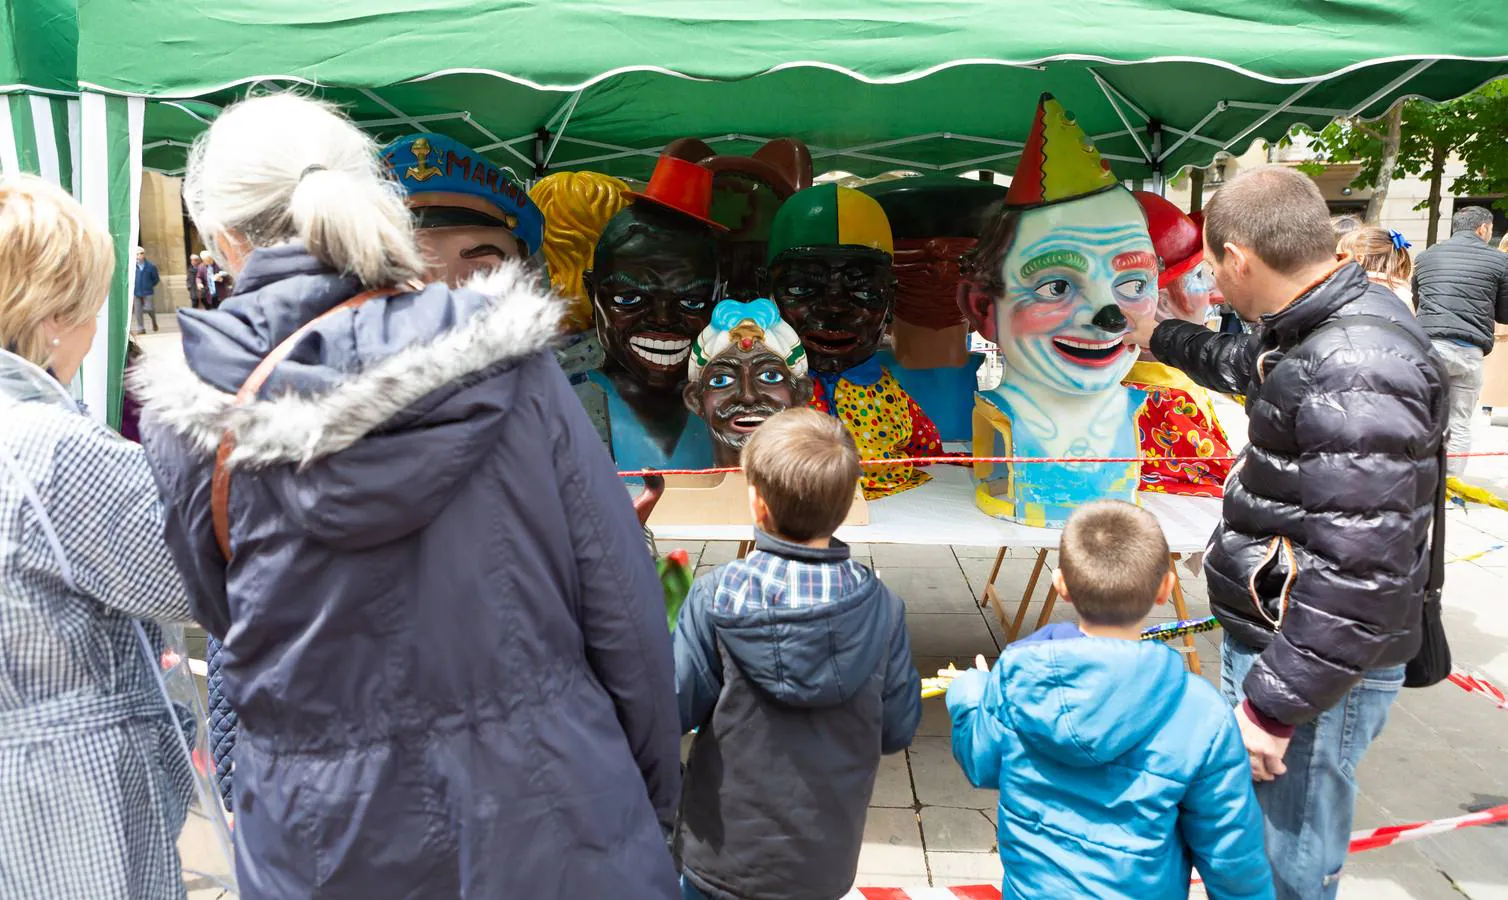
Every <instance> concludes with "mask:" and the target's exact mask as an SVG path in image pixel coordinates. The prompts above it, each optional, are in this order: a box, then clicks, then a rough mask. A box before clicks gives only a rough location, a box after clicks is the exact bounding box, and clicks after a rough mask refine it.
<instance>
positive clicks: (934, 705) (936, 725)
mask: <svg viewBox="0 0 1508 900" xmlns="http://www.w3.org/2000/svg"><path fill="white" fill-rule="evenodd" d="M931 676H932V671H931V670H929V671H926V672H923V673H922V677H924V678H929V677H931ZM916 733H917V735H918V736H919V737H943V738H945V737H947V736H949V735H950V734H952V733H953V719H952V718H951V717H949V716H948V704H947V701H946V700H945V699H944V698H943V697H929V698H927V699H925V700H923V701H922V723H921V725H920V726H919V727H918V728H917V729H916Z"/></svg>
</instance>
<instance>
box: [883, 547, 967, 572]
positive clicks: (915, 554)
mask: <svg viewBox="0 0 1508 900" xmlns="http://www.w3.org/2000/svg"><path fill="white" fill-rule="evenodd" d="M869 551H870V552H869V556H870V558H871V559H873V560H874V564H875V567H876V568H878V569H881V570H884V569H888V568H890V567H891V566H895V567H898V568H915V567H919V566H920V567H927V568H953V569H957V568H958V560H957V559H956V558H955V557H954V556H953V550H952V548H950V547H948V546H947V545H946V544H872V545H870V548H869Z"/></svg>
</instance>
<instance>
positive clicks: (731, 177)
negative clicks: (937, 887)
mask: <svg viewBox="0 0 1508 900" xmlns="http://www.w3.org/2000/svg"><path fill="white" fill-rule="evenodd" d="M665 152H666V153H667V154H669V155H670V156H675V157H679V158H681V159H687V160H690V161H692V162H694V163H698V164H700V165H701V166H703V167H705V168H706V169H708V170H710V171H711V172H712V218H713V219H714V220H715V221H716V222H717V223H718V224H720V225H722V226H724V227H726V228H727V229H728V230H727V231H726V232H724V233H723V234H722V235H720V236H719V238H718V253H719V257H720V272H721V275H722V280H723V295H724V296H726V297H728V298H731V299H733V300H753V299H755V298H756V297H767V296H769V284H768V271H767V270H766V268H765V262H766V250H767V249H768V247H769V243H770V226H771V225H773V224H774V221H775V213H776V211H777V210H779V209H780V206H781V204H782V203H784V202H785V201H786V200H787V199H789V198H790V196H791V195H792V194H794V193H796V192H797V191H799V190H802V189H804V188H809V187H811V186H812V154H811V152H810V151H809V150H807V148H806V145H805V144H803V143H802V142H801V141H798V140H794V139H791V138H781V139H779V140H774V141H770V142H769V143H767V144H765V145H764V146H763V147H760V148H759V149H758V150H756V151H754V154H753V155H752V156H719V155H718V154H717V151H715V150H713V149H712V148H711V147H709V146H707V145H706V144H705V143H703V142H702V141H699V140H697V139H696V138H682V139H680V140H678V141H674V142H672V143H671V144H670V145H669V146H668V147H666V148H665Z"/></svg>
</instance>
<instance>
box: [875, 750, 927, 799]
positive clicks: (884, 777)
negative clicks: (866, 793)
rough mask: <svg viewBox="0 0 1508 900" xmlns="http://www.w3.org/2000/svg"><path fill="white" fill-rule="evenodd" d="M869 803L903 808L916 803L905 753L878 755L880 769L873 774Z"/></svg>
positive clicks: (909, 767) (909, 766)
mask: <svg viewBox="0 0 1508 900" xmlns="http://www.w3.org/2000/svg"><path fill="white" fill-rule="evenodd" d="M869 805H870V806H887V807H897V808H905V809H911V808H913V807H914V806H915V805H916V794H915V793H913V792H912V790H911V765H910V762H909V761H908V760H907V759H906V754H905V753H891V754H888V755H886V756H882V757H880V769H879V772H878V773H877V774H876V775H875V780H874V793H873V794H871V795H870V797H869Z"/></svg>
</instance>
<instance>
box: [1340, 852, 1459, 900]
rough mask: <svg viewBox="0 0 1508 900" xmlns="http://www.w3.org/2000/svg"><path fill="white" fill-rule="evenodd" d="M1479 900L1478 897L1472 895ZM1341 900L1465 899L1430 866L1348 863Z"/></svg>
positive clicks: (1343, 874) (1447, 879) (1341, 887)
mask: <svg viewBox="0 0 1508 900" xmlns="http://www.w3.org/2000/svg"><path fill="white" fill-rule="evenodd" d="M1470 896H1472V897H1473V898H1475V895H1470ZM1337 900H1463V898H1462V896H1461V894H1460V892H1458V891H1457V890H1456V889H1455V888H1454V887H1453V886H1452V885H1451V883H1450V879H1449V878H1447V877H1445V876H1444V875H1442V874H1440V872H1438V871H1436V870H1435V869H1434V868H1432V867H1430V866H1427V865H1405V866H1399V865H1388V864H1386V863H1382V864H1378V863H1369V862H1364V861H1360V860H1357V861H1355V862H1349V863H1347V864H1346V868H1345V870H1344V871H1343V873H1342V875H1341V879H1340V890H1339V891H1338V892H1337Z"/></svg>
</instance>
